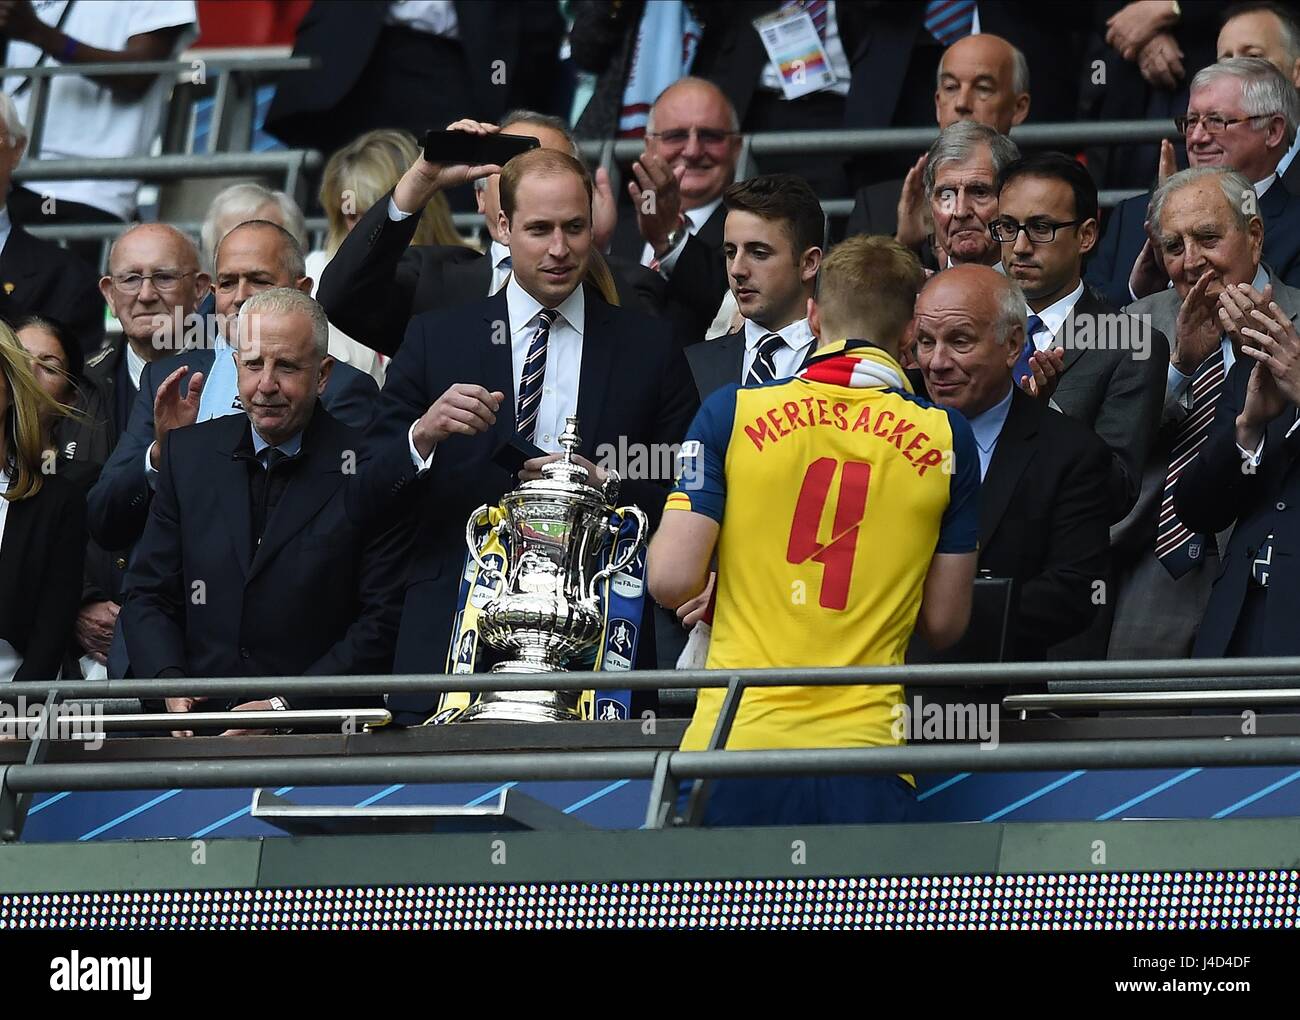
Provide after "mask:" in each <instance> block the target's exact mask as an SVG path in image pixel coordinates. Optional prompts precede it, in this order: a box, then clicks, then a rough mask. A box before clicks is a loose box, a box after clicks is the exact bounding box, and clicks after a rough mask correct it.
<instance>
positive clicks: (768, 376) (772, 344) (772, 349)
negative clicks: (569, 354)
mask: <svg viewBox="0 0 1300 1020" xmlns="http://www.w3.org/2000/svg"><path fill="white" fill-rule="evenodd" d="M784 346H785V340H783V339H782V337H781V334H780V333H768V334H767V336H765V337H763V339H762V340H760V341H759V344H758V349H757V350H756V351H755V352H754V363H753V364H752V365H750V366H749V371H748V372H746V373H745V382H744V385H746V386H751V385H753V384H755V383H765V382H771V381H772V380H773V379H775V378H776V352H777V351H779V350H780V349H781V348H782V347H784Z"/></svg>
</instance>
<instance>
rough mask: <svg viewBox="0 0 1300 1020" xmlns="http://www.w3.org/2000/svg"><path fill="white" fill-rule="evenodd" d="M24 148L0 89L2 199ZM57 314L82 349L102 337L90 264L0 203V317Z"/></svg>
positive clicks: (21, 128) (89, 350)
mask: <svg viewBox="0 0 1300 1020" xmlns="http://www.w3.org/2000/svg"><path fill="white" fill-rule="evenodd" d="M26 151H27V128H26V126H25V125H24V124H23V122H22V118H21V117H20V116H19V115H18V111H17V109H15V107H14V102H13V100H12V99H10V98H9V96H8V95H7V94H6V93H3V92H0V202H4V201H6V196H7V195H8V194H9V184H10V181H11V180H12V178H13V174H14V171H15V170H16V169H17V168H18V164H19V163H20V162H22V158H23V154H24V153H25V152H26ZM26 315H42V316H45V317H46V318H51V319H57V320H58V321H59V322H61V323H63V325H65V326H67V327H68V328H69V329H71V330H72V332H73V333H74V334H75V335H76V337H77V340H78V342H79V343H80V344H81V351H82V353H83V354H85V355H91V354H93V353H94V352H95V351H96V350H97V349H98V348H99V346H100V344H101V343H103V340H104V302H103V301H102V300H100V297H99V290H98V286H97V280H96V278H95V274H94V272H93V271H92V269H91V267H90V266H88V265H86V263H85V262H83V261H82V260H81V259H79V258H77V257H76V256H75V255H73V254H72V253H71V252H69V251H65V250H64V249H62V248H60V247H59V246H58V245H57V244H54V243H53V242H52V241H43V240H41V239H40V238H37V237H33V236H32V235H31V234H29V233H28V232H27V231H26V230H24V229H23V228H22V226H21V225H20V224H18V223H15V222H14V221H13V220H12V219H11V218H10V215H9V207H8V206H7V205H0V318H3V319H5V321H7V322H17V321H18V320H19V319H20V318H22V317H23V316H26Z"/></svg>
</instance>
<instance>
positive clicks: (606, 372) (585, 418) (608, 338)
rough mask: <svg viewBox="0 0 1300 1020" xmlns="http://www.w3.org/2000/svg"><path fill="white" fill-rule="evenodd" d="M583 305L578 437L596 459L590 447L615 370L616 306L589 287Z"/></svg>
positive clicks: (584, 450)
mask: <svg viewBox="0 0 1300 1020" xmlns="http://www.w3.org/2000/svg"><path fill="white" fill-rule="evenodd" d="M584 286H585V284H584ZM584 308H585V310H584V313H583V315H584V318H585V320H586V321H585V322H584V323H583V328H582V366H581V368H580V369H579V372H578V411H577V414H578V437H579V438H580V439H581V440H582V444H581V446H580V447H579V450H580V452H581V453H582V455H583V456H584V457H587V458H589V459H594V458H592V455H591V452H590V451H591V450H593V449H594V448H595V441H596V436H597V435H599V434H600V421H601V415H602V414H603V412H604V409H605V395H606V393H607V392H608V390H609V379H610V375H611V373H612V372H613V370H614V351H615V339H614V335H613V331H612V330H611V329H610V327H609V319H610V317H611V316H612V314H613V310H612V309H611V308H610V306H609V305H607V304H605V302H604V301H602V300H600V298H599V297H598V296H597V295H596V294H595V293H593V292H592V291H591V290H590V289H588V291H587V294H586V300H585V302H584Z"/></svg>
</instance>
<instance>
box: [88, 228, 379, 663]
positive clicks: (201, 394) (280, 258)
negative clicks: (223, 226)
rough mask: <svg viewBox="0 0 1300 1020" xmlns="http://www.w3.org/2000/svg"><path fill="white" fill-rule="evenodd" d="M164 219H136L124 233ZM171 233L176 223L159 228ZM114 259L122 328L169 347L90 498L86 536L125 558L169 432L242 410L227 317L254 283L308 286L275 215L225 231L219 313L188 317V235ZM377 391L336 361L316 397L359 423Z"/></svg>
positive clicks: (192, 298) (195, 284)
mask: <svg viewBox="0 0 1300 1020" xmlns="http://www.w3.org/2000/svg"><path fill="white" fill-rule="evenodd" d="M168 229H169V228H166V227H159V226H142V227H136V228H133V230H131V231H128V232H127V233H128V235H131V234H134V233H135V232H137V231H147V232H150V233H151V234H152V233H153V232H162V231H166V230H168ZM172 235H176V232H175V231H172V233H171V235H162V234H161V233H159V236H172ZM176 236H179V235H176ZM128 250H129V249H128ZM110 265H115V266H116V267H117V268H116V271H115V272H114V273H113V274H111V275H110V276H109V277H107V278H106V279H105V281H104V285H105V288H106V294H108V293H110V292H111V294H112V296H111V297H110V298H109V300H110V301H112V302H115V303H114V310H115V311H116V312H117V313H118V315H119V316H122V315H125V316H126V319H125V320H124V321H123V329H124V331H125V332H127V333H131V334H135V335H137V336H139V337H140V338H141V342H143V343H147V344H149V345H150V346H158V347H160V348H162V350H161V352H160V353H162V354H166V355H171V356H170V357H164V358H162V359H161V360H157V361H150V362H149V363H147V364H146V365H145V366H144V369H143V370H142V371H141V373H140V376H139V381H138V384H137V386H138V391H137V392H136V394H135V400H134V403H133V405H132V406H131V409H130V413H129V417H128V419H127V425H126V430H125V431H124V432H123V433H122V434H121V437H120V439H119V441H118V443H117V446H116V448H115V449H114V450H113V453H112V456H111V457H109V459H108V462H107V463H106V464H105V465H104V470H103V471H102V472H101V473H100V476H99V481H97V482H96V483H95V486H94V488H92V489H91V490H90V494H89V496H88V497H87V501H86V503H87V524H88V526H89V529H90V533H91V536H92V537H93V538H94V539H95V540H96V541H97V542H99V544H100V545H102V546H103V547H104V548H106V549H112V550H119V551H118V552H117V553H116V555H117V557H118V562H119V563H120V564H121V567H123V568H124V567H125V566H126V565H127V561H129V560H130V558H131V552H130V551H131V550H132V549H133V547H134V546H135V543H136V542H137V541H138V540H139V538H140V535H141V534H142V533H143V531H144V526H145V522H146V521H147V520H148V516H149V506H150V503H151V501H152V499H153V490H154V486H155V485H156V484H157V477H158V469H159V466H160V464H161V453H162V446H163V442H164V440H165V439H166V436H167V433H168V432H170V431H171V430H172V429H175V428H181V427H184V426H187V425H192V424H194V423H195V422H197V421H207V420H208V419H210V418H217V417H221V416H223V415H228V414H240V413H242V412H243V408H242V406H241V405H240V403H239V396H238V387H237V372H236V368H235V358H234V353H233V351H232V350H231V348H230V346H229V345H228V343H227V342H226V338H225V331H224V324H225V323H226V322H227V321H228V319H229V318H231V317H233V316H234V315H235V314H237V313H238V311H239V309H240V308H241V307H242V306H243V304H244V302H245V301H247V300H248V299H249V298H251V297H252V296H253V295H254V294H256V293H258V292H260V291H263V290H269V289H271V288H273V287H286V286H289V287H294V288H295V289H297V290H301V291H303V292H304V293H310V291H311V278H310V277H308V276H307V271H306V268H305V264H304V260H303V253H302V249H301V248H300V247H299V246H298V242H297V241H295V240H294V238H293V236H292V235H291V234H289V233H288V231H286V230H285V229H284V228H283V227H281V226H280V225H279V224H277V223H271V222H269V221H267V220H251V221H249V222H248V223H242V224H240V225H239V226H238V227H236V228H235V229H234V230H232V231H231V232H230V233H229V234H227V235H226V236H225V237H224V238H222V239H221V242H220V244H219V245H218V247H217V252H216V272H217V281H216V288H215V289H216V321H215V322H214V323H211V324H209V323H207V322H195V321H194V319H193V318H192V313H193V312H194V310H195V308H196V306H197V304H198V300H199V299H200V298H201V297H202V293H201V292H200V291H199V288H200V287H202V289H203V291H206V289H207V287H206V283H207V276H206V274H204V273H201V272H198V254H197V252H196V251H195V250H194V247H193V245H192V244H189V245H188V248H187V249H184V258H181V257H180V255H179V254H178V255H164V254H163V253H156V254H155V255H153V256H152V257H151V258H149V259H145V258H143V257H139V258H133V259H130V260H127V261H126V262H119V263H110ZM146 277H148V279H146ZM160 277H161V278H160ZM123 290H125V291H126V292H127V293H123V292H122V291H123ZM130 291H134V292H135V294H134V295H132V294H130V293H129V292H130ZM178 329H179V330H181V334H180V335H179V336H177V335H176V331H177V330H178ZM214 334H215V335H214ZM196 342H197V343H196ZM132 346H133V347H134V346H135V345H134V344H133V345H132ZM173 351H180V353H175V354H173ZM377 395H378V387H377V386H376V385H375V382H374V380H373V379H372V378H371V377H370V376H368V375H366V374H365V373H364V372H359V371H357V370H356V369H354V368H352V367H351V366H350V365H343V364H338V365H335V366H334V368H333V370H332V371H331V372H330V373H329V380H328V383H327V385H326V387H325V390H324V392H323V393H322V394H321V403H322V404H323V405H324V407H325V409H326V410H327V411H329V412H330V413H331V414H332V415H333V416H334V417H336V418H338V419H339V420H340V421H342V422H344V423H345V424H347V425H351V426H353V427H354V428H364V427H365V426H366V425H367V424H369V421H370V416H371V414H372V413H373V411H374V407H375V398H376V397H377ZM108 668H109V676H112V677H119V676H125V675H127V673H126V670H127V668H128V666H127V662H126V657H125V645H124V644H123V643H122V638H121V630H120V628H119V630H118V632H117V634H116V635H115V638H114V645H113V650H112V652H110V655H109V663H108Z"/></svg>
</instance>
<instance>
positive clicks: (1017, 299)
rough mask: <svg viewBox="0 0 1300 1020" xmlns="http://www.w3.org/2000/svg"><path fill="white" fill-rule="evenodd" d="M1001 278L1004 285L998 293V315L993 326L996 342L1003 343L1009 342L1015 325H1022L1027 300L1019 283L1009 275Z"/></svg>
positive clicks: (1023, 323)
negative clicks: (995, 331)
mask: <svg viewBox="0 0 1300 1020" xmlns="http://www.w3.org/2000/svg"><path fill="white" fill-rule="evenodd" d="M1002 280H1003V282H1004V283H1005V284H1006V286H1005V287H1003V288H1002V291H1001V293H999V294H998V317H997V320H996V322H995V323H994V328H995V329H996V330H997V335H998V343H1003V344H1005V343H1010V342H1011V331H1012V330H1013V329H1015V327H1016V326H1020V327H1021V328H1023V327H1024V325H1025V309H1026V308H1027V307H1028V302H1027V301H1026V300H1025V292H1024V291H1023V290H1021V289H1020V284H1018V283H1016V281H1015V280H1013V279H1011V277H1009V276H1004V277H1002Z"/></svg>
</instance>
